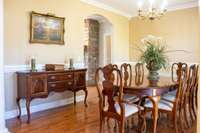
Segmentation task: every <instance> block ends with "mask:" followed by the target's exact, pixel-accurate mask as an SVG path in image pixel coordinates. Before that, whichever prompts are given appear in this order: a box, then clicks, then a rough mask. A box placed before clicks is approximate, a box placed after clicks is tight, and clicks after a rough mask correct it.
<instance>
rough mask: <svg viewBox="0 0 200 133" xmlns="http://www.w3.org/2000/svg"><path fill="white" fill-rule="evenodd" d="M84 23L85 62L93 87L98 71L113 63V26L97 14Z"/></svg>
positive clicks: (89, 83) (89, 80)
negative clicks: (101, 67)
mask: <svg viewBox="0 0 200 133" xmlns="http://www.w3.org/2000/svg"><path fill="white" fill-rule="evenodd" d="M84 22H85V44H84V62H85V66H86V67H87V68H88V75H87V76H88V85H93V84H94V78H95V77H94V76H95V71H96V69H97V68H98V67H99V66H104V65H106V64H109V63H111V62H112V38H113V25H112V23H111V22H110V21H109V20H108V19H107V18H105V17H104V16H101V15H97V14H94V15H91V16H88V17H87V18H86V19H85V20H84Z"/></svg>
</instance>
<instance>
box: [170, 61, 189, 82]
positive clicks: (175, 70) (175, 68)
mask: <svg viewBox="0 0 200 133" xmlns="http://www.w3.org/2000/svg"><path fill="white" fill-rule="evenodd" d="M180 64H181V66H182V68H181V69H182V72H183V74H182V75H181V76H182V78H186V76H187V69H186V68H187V66H188V65H187V63H182V62H179V63H173V64H172V67H171V72H172V81H173V82H174V83H177V82H178V79H179V77H178V71H179V70H178V69H179V67H178V66H179V65H180Z"/></svg>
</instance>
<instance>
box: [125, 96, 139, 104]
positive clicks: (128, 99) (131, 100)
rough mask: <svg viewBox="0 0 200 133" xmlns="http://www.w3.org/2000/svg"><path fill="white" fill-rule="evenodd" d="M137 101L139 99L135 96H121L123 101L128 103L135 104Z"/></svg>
mask: <svg viewBox="0 0 200 133" xmlns="http://www.w3.org/2000/svg"><path fill="white" fill-rule="evenodd" d="M139 100H140V99H139V98H138V97H137V96H135V95H131V94H124V96H123V101H125V102H128V103H135V102H137V101H139Z"/></svg>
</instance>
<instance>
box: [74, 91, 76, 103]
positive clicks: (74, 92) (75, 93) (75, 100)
mask: <svg viewBox="0 0 200 133" xmlns="http://www.w3.org/2000/svg"><path fill="white" fill-rule="evenodd" d="M74 105H76V91H74Z"/></svg>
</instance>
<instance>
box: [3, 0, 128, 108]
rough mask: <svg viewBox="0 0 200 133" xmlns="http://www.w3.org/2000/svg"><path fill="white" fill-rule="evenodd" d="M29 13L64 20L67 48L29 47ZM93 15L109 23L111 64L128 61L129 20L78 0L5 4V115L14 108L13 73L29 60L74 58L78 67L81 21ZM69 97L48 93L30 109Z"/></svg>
mask: <svg viewBox="0 0 200 133" xmlns="http://www.w3.org/2000/svg"><path fill="white" fill-rule="evenodd" d="M31 11H36V12H39V13H45V14H46V13H53V14H55V15H56V16H60V17H65V18H66V23H65V31H66V32H65V42H66V44H65V45H64V46H59V45H49V46H48V45H42V44H30V43H29V13H30V12H31ZM93 14H98V15H102V16H104V17H105V18H107V19H108V20H109V21H110V22H111V23H112V26H113V40H112V42H113V44H112V57H113V59H112V61H113V62H117V61H123V60H129V19H128V18H125V17H123V16H120V15H117V14H114V13H111V12H108V11H105V10H102V9H99V8H96V7H94V6H90V5H88V4H85V3H82V2H80V0H5V14H4V15H5V19H4V20H5V47H4V53H5V54H4V58H5V65H6V67H5V68H6V69H5V95H6V101H5V102H6V111H11V110H13V109H16V108H17V106H16V96H17V85H16V81H17V79H16V75H15V72H16V71H18V70H21V67H22V69H24V67H23V65H25V64H26V62H27V60H28V59H29V57H30V56H32V55H34V56H35V57H36V62H37V64H46V63H64V60H65V58H66V57H68V58H69V57H70V58H74V59H75V63H77V60H78V58H79V59H80V58H81V57H82V56H83V45H84V36H85V35H84V19H86V18H87V17H88V16H91V15H93ZM78 63H80V62H78ZM18 65H19V66H18ZM21 65H22V66H21ZM7 68H8V69H7ZM10 68H11V69H10ZM72 94H73V93H71V92H65V93H62V94H61V93H51V94H50V95H49V97H48V98H47V99H42V100H41V99H38V100H34V101H33V102H32V105H37V104H42V103H46V102H52V101H57V100H62V99H66V98H70V97H71V96H72ZM77 95H80V94H77ZM22 105H24V104H22Z"/></svg>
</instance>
